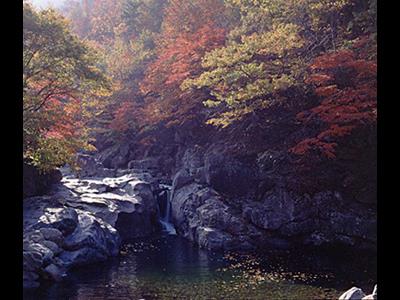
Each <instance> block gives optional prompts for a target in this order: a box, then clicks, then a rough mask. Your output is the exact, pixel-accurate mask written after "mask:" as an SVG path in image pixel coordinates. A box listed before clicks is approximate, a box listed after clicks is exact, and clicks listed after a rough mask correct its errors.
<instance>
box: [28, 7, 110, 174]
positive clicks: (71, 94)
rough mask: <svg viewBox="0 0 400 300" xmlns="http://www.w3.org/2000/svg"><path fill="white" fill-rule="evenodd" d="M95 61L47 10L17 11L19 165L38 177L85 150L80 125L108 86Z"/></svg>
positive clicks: (62, 21) (96, 107)
mask: <svg viewBox="0 0 400 300" xmlns="http://www.w3.org/2000/svg"><path fill="white" fill-rule="evenodd" d="M96 63H97V59H96V56H95V54H94V53H93V51H92V50H91V49H89V48H88V47H87V46H86V45H85V44H84V43H83V42H82V41H80V40H79V39H78V38H77V37H76V36H75V35H73V34H71V33H70V31H69V29H68V25H67V22H66V20H65V19H64V18H63V17H62V16H60V15H59V14H58V13H56V12H55V11H53V10H44V11H40V12H36V11H35V10H34V9H33V8H32V7H31V6H30V5H29V4H24V10H23V64H24V69H23V122H24V126H23V131H24V159H25V160H26V161H27V162H29V163H31V164H33V165H35V166H37V167H38V168H39V169H41V170H43V171H48V170H51V169H53V168H55V167H58V166H61V165H63V164H65V163H72V162H73V161H74V154H75V153H76V152H77V151H79V150H82V149H91V146H90V143H89V132H88V128H86V126H85V124H86V122H87V120H88V119H90V118H91V117H93V116H94V115H95V114H96V113H97V112H98V110H99V109H101V107H102V103H101V99H102V97H104V96H106V95H108V93H109V89H110V85H109V82H108V80H107V78H106V77H105V76H104V75H103V74H102V72H101V71H100V70H99V69H98V67H97V66H96Z"/></svg>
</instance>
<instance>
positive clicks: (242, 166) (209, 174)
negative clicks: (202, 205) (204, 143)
mask: <svg viewBox="0 0 400 300" xmlns="http://www.w3.org/2000/svg"><path fill="white" fill-rule="evenodd" d="M204 167H205V170H204V171H205V177H206V181H207V184H209V185H210V186H212V187H213V188H214V189H215V190H217V191H218V192H221V193H224V194H227V195H230V196H241V195H245V194H246V193H248V189H249V187H250V186H255V184H256V182H257V171H256V169H255V168H253V167H252V166H251V165H249V164H246V163H244V162H243V161H241V160H238V159H236V158H234V157H232V156H229V155H226V154H224V150H221V149H219V148H215V149H213V148H212V149H211V151H209V152H208V153H206V157H205V162H204Z"/></svg>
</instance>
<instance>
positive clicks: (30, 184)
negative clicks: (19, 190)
mask: <svg viewBox="0 0 400 300" xmlns="http://www.w3.org/2000/svg"><path fill="white" fill-rule="evenodd" d="M61 178H62V175H61V172H60V171H58V170H54V171H51V172H48V173H46V174H42V173H40V172H39V170H38V169H37V168H35V167H34V166H32V165H29V164H26V163H24V164H23V183H22V187H23V196H24V198H26V197H34V196H40V195H44V194H45V193H47V192H49V190H50V189H51V187H52V185H53V184H56V183H58V182H59V181H60V180H61Z"/></svg>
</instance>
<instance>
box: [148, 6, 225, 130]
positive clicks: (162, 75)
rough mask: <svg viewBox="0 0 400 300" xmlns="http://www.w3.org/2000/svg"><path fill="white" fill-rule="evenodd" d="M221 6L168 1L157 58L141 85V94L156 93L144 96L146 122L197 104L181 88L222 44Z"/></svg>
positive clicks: (194, 97)
mask: <svg viewBox="0 0 400 300" xmlns="http://www.w3.org/2000/svg"><path fill="white" fill-rule="evenodd" d="M223 7H224V6H223V4H222V3H221V2H220V1H215V0H200V1H196V3H195V4H192V3H191V2H190V1H184V0H173V1H170V2H169V4H168V6H167V7H166V9H165V16H164V22H163V26H162V32H161V34H160V38H159V39H158V40H157V53H158V56H157V59H156V60H155V61H154V62H153V63H152V64H150V65H149V67H148V68H147V70H146V72H145V79H144V80H143V82H142V83H141V91H142V92H143V93H144V94H149V93H152V94H154V93H155V94H157V96H155V97H154V96H151V97H147V105H146V107H145V109H144V114H145V116H146V120H147V121H149V122H157V121H161V120H164V119H167V118H172V119H174V118H175V119H176V118H177V117H178V115H180V116H182V115H183V114H185V113H186V112H188V111H189V110H190V109H191V108H193V107H194V106H195V105H196V104H197V103H199V101H198V100H199V99H196V96H194V95H188V93H183V92H182V91H181V89H180V85H181V83H182V82H183V81H184V80H185V79H186V78H189V77H194V76H196V75H198V74H199V73H200V71H201V70H202V69H201V58H202V57H203V55H204V54H205V53H206V52H207V51H210V50H212V49H214V48H217V47H219V46H221V45H223V43H224V40H225V30H224V29H223V28H222V27H221V26H219V25H218V21H219V17H220V16H221V14H222V11H223Z"/></svg>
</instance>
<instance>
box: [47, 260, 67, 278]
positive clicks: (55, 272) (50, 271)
mask: <svg viewBox="0 0 400 300" xmlns="http://www.w3.org/2000/svg"><path fill="white" fill-rule="evenodd" d="M44 273H45V274H46V276H48V277H49V278H50V279H52V280H54V281H56V282H59V281H61V280H62V279H63V277H65V276H66V274H65V269H64V268H62V267H60V266H57V265H55V264H51V265H48V266H47V267H46V268H44Z"/></svg>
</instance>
